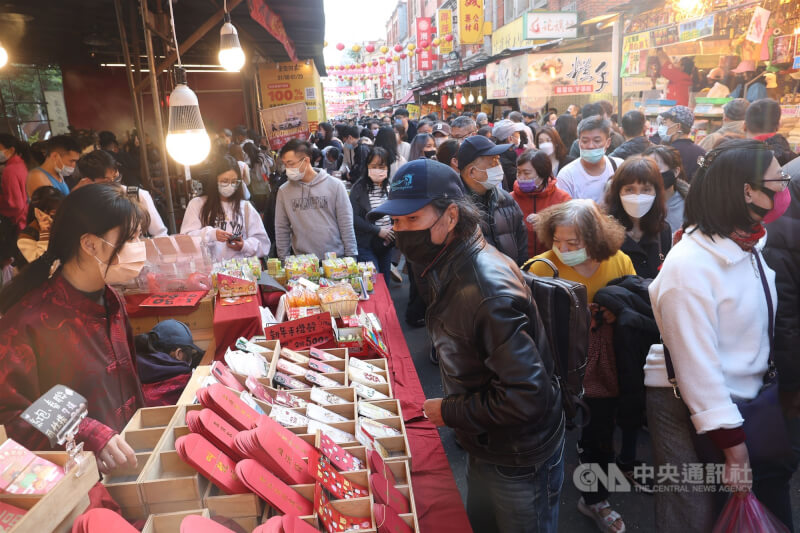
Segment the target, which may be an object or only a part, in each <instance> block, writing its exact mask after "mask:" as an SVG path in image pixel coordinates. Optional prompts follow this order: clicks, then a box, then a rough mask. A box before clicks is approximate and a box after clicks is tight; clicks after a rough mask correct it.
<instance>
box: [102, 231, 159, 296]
mask: <svg viewBox="0 0 800 533" xmlns="http://www.w3.org/2000/svg"><path fill="white" fill-rule="evenodd" d="M100 240H101V241H103V242H104V243H106V244H107V245H108V246H110V247H111V248H112V249H113V248H114V245H113V244H111V243H110V242H108V241H107V240H105V239H103V238H102V237H101V238H100ZM116 255H117V259H118V262H117V264H114V265H109V264H108V263H106V262H104V261H102V260H100V258H99V257H97V256H94V259H95V261H97V263H98V266H99V268H100V275H101V276H103V281H105V282H106V284H107V285H124V284H125V283H128V282H130V281H132V280H134V279H136V277H137V276H138V275H139V273H140V272H141V271H142V268H144V263H145V261H146V260H147V249H146V248H145V244H144V241H137V242H126V243H125V244H123V245H122V248H121V249H120V251H119V252H117V254H116Z"/></svg>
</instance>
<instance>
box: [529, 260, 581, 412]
mask: <svg viewBox="0 0 800 533" xmlns="http://www.w3.org/2000/svg"><path fill="white" fill-rule="evenodd" d="M536 262H542V263H545V264H546V265H547V266H549V267H550V268H551V269H553V277H552V278H548V277H541V276H536V275H534V274H531V273H530V272H528V269H529V268H530V266H531V265H533V264H534V263H536ZM521 270H522V275H523V277H524V278H525V282H526V283H527V284H528V286H529V287H530V289H531V294H532V295H533V299H534V301H535V302H536V307H537V308H538V310H539V316H541V318H542V323H543V324H544V329H545V331H546V332H547V339H548V341H549V342H550V351H551V353H552V354H553V361H554V363H555V371H556V377H557V378H558V383H559V385H560V386H561V402H562V404H563V406H564V414H565V415H566V419H567V426H568V427H570V428H572V427H575V422H574V419H575V418H576V416H577V414H578V409H579V408H582V409H583V410H584V416H583V425H586V423H587V422H588V415H589V412H588V407H587V406H586V404H584V403H583V400H582V398H583V376H584V374H585V373H586V361H587V355H588V352H589V325H590V323H591V315H590V313H589V302H588V296H587V291H586V286H584V285H583V284H581V283H577V282H575V281H569V280H566V279H562V278H559V277H558V268H556V266H555V265H554V264H553V263H552V262H551V261H549V260H547V259H529V260H528V261H526V262H525V264H524V265H522V268H521Z"/></svg>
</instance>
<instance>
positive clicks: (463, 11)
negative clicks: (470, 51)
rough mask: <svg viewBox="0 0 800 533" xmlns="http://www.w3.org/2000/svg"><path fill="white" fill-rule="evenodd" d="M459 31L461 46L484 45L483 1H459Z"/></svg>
mask: <svg viewBox="0 0 800 533" xmlns="http://www.w3.org/2000/svg"><path fill="white" fill-rule="evenodd" d="M458 29H459V41H460V42H461V44H481V43H483V0H458Z"/></svg>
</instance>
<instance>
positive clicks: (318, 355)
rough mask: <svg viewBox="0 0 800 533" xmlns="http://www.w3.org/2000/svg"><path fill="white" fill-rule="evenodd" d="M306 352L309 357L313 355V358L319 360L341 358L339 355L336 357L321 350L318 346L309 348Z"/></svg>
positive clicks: (338, 359) (336, 359)
mask: <svg viewBox="0 0 800 533" xmlns="http://www.w3.org/2000/svg"><path fill="white" fill-rule="evenodd" d="M308 354H309V355H310V356H311V357H313V358H314V359H317V360H319V361H341V360H342V358H341V357H336V356H335V355H333V354H330V353H328V352H323V351H322V350H320V349H319V348H314V347H311V348H309V350H308Z"/></svg>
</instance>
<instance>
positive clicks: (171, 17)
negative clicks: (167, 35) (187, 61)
mask: <svg viewBox="0 0 800 533" xmlns="http://www.w3.org/2000/svg"><path fill="white" fill-rule="evenodd" d="M224 1H225V2H226V4H225V5H226V9H225V11H227V0H224ZM168 3H169V22H170V26H172V38H173V39H174V40H175V55H177V56H178V66H179V67H182V66H183V65H182V64H181V51H180V50H179V48H180V47H179V46H178V34H177V33H176V32H175V14H174V13H173V12H172V0H169V1H168Z"/></svg>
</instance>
